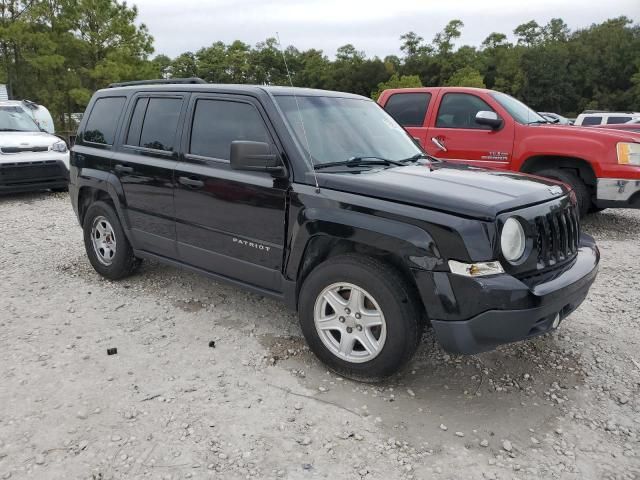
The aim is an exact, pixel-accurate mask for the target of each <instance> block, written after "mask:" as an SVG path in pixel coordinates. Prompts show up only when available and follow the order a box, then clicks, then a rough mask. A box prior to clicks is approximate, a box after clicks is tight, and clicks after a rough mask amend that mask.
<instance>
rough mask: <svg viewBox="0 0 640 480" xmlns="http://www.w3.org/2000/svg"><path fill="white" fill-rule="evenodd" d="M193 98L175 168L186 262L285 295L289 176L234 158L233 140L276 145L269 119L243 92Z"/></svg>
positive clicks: (179, 229)
mask: <svg viewBox="0 0 640 480" xmlns="http://www.w3.org/2000/svg"><path fill="white" fill-rule="evenodd" d="M189 103H190V105H189V109H188V113H187V121H186V122H185V130H184V133H183V137H184V139H183V150H184V152H185V153H184V156H183V157H184V158H183V160H182V161H181V162H180V163H179V164H178V165H177V166H176V169H175V178H176V195H175V208H176V229H177V236H178V252H179V255H180V260H181V261H183V262H185V263H187V264H189V265H194V266H197V267H199V268H202V269H205V270H208V271H210V272H214V273H217V274H219V275H223V276H225V277H227V278H231V279H235V280H238V281H241V282H243V283H248V284H251V285H254V286H257V287H261V288H266V289H268V290H271V291H278V292H279V291H281V281H282V275H281V268H282V258H283V249H284V243H285V205H286V195H287V190H288V186H289V184H288V180H283V179H278V178H274V177H273V176H272V175H270V174H269V173H266V172H250V171H239V170H233V169H231V165H230V162H229V158H230V150H231V142H232V141H234V140H250V141H258V142H267V143H271V144H275V135H274V132H273V131H272V129H271V128H270V125H269V123H268V121H267V116H266V114H265V112H264V111H263V110H262V108H261V106H260V105H259V103H258V102H256V101H254V100H253V99H252V98H251V97H248V96H243V95H215V94H200V95H193V96H192V98H191V100H190V102H189ZM278 151H281V149H279V148H278Z"/></svg>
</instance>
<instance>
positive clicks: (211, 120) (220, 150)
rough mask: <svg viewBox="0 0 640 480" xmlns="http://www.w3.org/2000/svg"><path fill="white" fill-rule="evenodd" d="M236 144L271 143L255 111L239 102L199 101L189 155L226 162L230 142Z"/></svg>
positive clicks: (258, 114) (251, 106) (194, 117)
mask: <svg viewBox="0 0 640 480" xmlns="http://www.w3.org/2000/svg"><path fill="white" fill-rule="evenodd" d="M235 140H249V141H253V142H266V143H270V139H269V134H268V132H267V129H266V127H265V124H264V121H263V120H262V117H261V116H260V113H259V112H258V111H257V110H256V109H255V107H254V106H253V105H251V104H248V103H242V102H232V101H225V100H205V99H202V100H198V101H197V102H196V108H195V111H194V114H193V126H192V128H191V145H190V147H189V153H191V154H193V155H200V156H203V157H210V158H217V159H222V160H229V159H230V153H231V142H233V141H235Z"/></svg>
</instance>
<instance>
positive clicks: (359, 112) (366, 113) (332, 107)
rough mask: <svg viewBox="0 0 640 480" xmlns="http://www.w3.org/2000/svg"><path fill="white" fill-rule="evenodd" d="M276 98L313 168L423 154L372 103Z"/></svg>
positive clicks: (313, 98) (344, 99)
mask: <svg viewBox="0 0 640 480" xmlns="http://www.w3.org/2000/svg"><path fill="white" fill-rule="evenodd" d="M275 98H276V102H277V103H278V105H279V106H280V108H281V109H282V112H283V113H284V116H285V118H286V120H287V122H288V123H289V125H290V127H291V129H292V130H293V132H294V134H295V136H296V139H297V140H298V142H299V144H300V146H301V147H302V149H303V150H304V151H305V152H306V151H307V150H310V152H308V153H310V154H311V158H312V160H313V164H314V166H318V165H321V164H323V163H329V162H336V161H338V162H339V161H343V160H349V159H352V158H358V157H377V158H382V159H388V160H402V159H406V158H408V157H412V156H414V155H417V154H419V153H421V150H420V149H419V148H418V147H417V145H416V144H415V143H414V142H413V140H412V139H411V137H410V136H409V135H408V134H407V132H405V131H404V129H403V128H402V127H401V126H400V125H398V124H397V123H396V121H395V120H394V119H393V118H392V117H391V116H390V115H389V114H387V113H386V112H385V111H384V110H383V109H382V108H380V107H379V106H378V105H377V104H376V103H375V102H373V101H370V100H364V99H363V100H360V99H356V98H339V97H316V96H312V97H309V96H299V97H297V102H296V97H294V96H277V97H275ZM298 105H299V107H300V112H298ZM301 117H302V121H303V122H302V123H301V122H300V118H301ZM305 133H306V139H305ZM307 140H308V145H309V148H308V149H307Z"/></svg>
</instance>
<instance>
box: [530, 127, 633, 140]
mask: <svg viewBox="0 0 640 480" xmlns="http://www.w3.org/2000/svg"><path fill="white" fill-rule="evenodd" d="M528 126H530V127H531V128H535V129H536V131H541V132H544V133H549V134H553V133H558V132H566V133H567V135H571V136H574V137H575V136H578V137H585V138H594V137H598V136H599V137H600V138H610V139H611V140H612V141H614V142H640V133H638V132H633V131H628V130H614V129H611V128H596V127H581V126H575V125H557V124H552V125H528Z"/></svg>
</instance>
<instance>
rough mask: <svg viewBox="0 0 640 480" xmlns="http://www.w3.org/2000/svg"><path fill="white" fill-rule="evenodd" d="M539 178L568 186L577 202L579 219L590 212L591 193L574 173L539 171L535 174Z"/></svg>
mask: <svg viewBox="0 0 640 480" xmlns="http://www.w3.org/2000/svg"><path fill="white" fill-rule="evenodd" d="M535 174H536V175H539V176H540V177H547V178H552V179H554V180H560V181H561V182H564V183H566V184H567V185H569V186H570V187H571V188H572V190H573V191H574V192H575V194H576V199H577V201H578V212H579V213H580V218H583V217H584V216H585V215H586V214H587V213H589V211H590V210H591V208H592V206H593V203H592V201H591V192H590V191H589V188H587V186H586V185H585V183H584V182H583V181H582V180H581V179H580V177H578V176H577V175H576V174H575V173H573V172H570V171H568V170H556V169H549V170H540V171H539V172H535Z"/></svg>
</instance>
